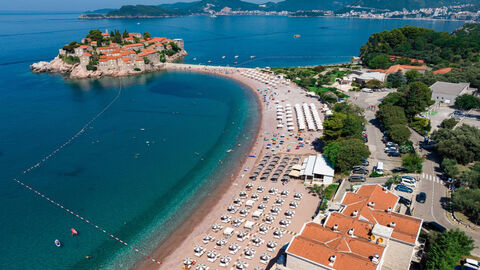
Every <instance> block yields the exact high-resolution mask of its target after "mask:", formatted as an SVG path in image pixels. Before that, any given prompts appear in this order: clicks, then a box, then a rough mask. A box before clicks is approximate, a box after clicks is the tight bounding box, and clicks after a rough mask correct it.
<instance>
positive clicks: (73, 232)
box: [70, 228, 78, 235]
mask: <svg viewBox="0 0 480 270" xmlns="http://www.w3.org/2000/svg"><path fill="white" fill-rule="evenodd" d="M70 231H71V232H72V235H78V232H77V230H75V229H74V228H71V229H70Z"/></svg>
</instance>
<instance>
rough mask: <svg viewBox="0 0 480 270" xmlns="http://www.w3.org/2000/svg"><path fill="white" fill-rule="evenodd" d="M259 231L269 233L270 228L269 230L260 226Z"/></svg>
mask: <svg viewBox="0 0 480 270" xmlns="http://www.w3.org/2000/svg"><path fill="white" fill-rule="evenodd" d="M259 230H260V231H261V232H267V231H268V228H267V226H265V225H262V226H260V228H259Z"/></svg>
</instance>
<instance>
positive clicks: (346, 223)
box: [325, 212, 373, 239]
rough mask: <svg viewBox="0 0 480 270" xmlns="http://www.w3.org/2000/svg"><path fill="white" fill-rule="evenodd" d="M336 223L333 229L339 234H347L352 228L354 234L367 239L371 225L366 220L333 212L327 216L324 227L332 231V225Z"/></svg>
mask: <svg viewBox="0 0 480 270" xmlns="http://www.w3.org/2000/svg"><path fill="white" fill-rule="evenodd" d="M335 225H337V229H336V230H335V231H337V232H339V233H340V234H343V235H347V234H348V231H349V230H350V229H354V233H353V234H354V235H355V236H358V237H361V238H364V239H368V238H369V237H370V234H371V231H372V229H373V225H372V224H371V223H369V222H367V221H363V220H359V219H354V218H351V217H349V216H346V215H344V214H342V213H338V212H334V213H332V214H330V216H329V217H328V219H327V221H326V223H325V227H327V228H330V229H331V230H332V231H333V228H334V226H335Z"/></svg>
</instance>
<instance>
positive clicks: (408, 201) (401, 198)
mask: <svg viewBox="0 0 480 270" xmlns="http://www.w3.org/2000/svg"><path fill="white" fill-rule="evenodd" d="M398 202H399V203H403V204H405V205H407V206H408V205H411V204H412V201H410V200H409V199H407V198H405V197H403V196H400V199H399V200H398Z"/></svg>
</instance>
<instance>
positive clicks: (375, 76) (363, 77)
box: [355, 72, 387, 84]
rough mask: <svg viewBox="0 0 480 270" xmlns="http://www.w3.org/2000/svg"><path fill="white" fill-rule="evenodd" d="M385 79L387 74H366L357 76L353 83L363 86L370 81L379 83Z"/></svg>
mask: <svg viewBox="0 0 480 270" xmlns="http://www.w3.org/2000/svg"><path fill="white" fill-rule="evenodd" d="M386 79H387V74H385V73H382V72H366V73H363V74H362V75H360V76H358V77H356V78H355V81H356V82H357V83H359V84H365V83H367V82H368V81H371V80H378V81H381V82H385V80H386Z"/></svg>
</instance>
